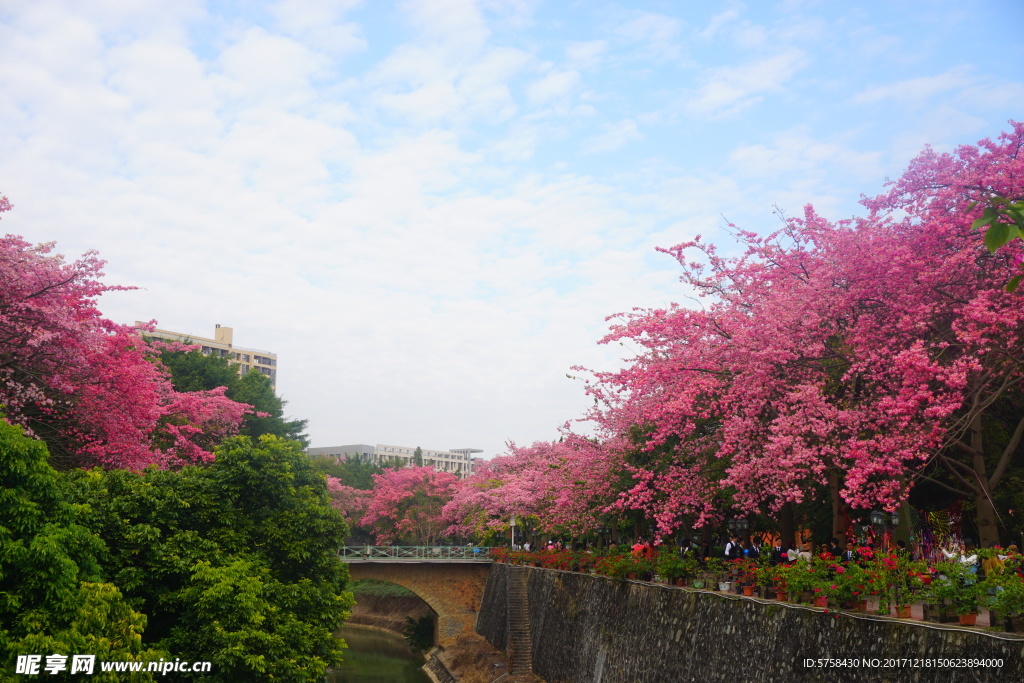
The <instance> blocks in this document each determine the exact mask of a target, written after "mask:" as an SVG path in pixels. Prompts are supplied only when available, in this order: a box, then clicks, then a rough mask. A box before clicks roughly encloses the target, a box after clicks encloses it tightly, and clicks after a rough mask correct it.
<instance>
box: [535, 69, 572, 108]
mask: <svg viewBox="0 0 1024 683" xmlns="http://www.w3.org/2000/svg"><path fill="white" fill-rule="evenodd" d="M579 85H580V74H579V72H578V71H576V70H572V69H570V70H564V71H563V70H559V69H552V70H551V71H549V72H548V73H546V74H545V75H544V76H543V77H541V78H539V79H537V80H535V81H534V82H532V83H531V84H530V85H529V86H528V87H527V88H526V94H527V96H528V97H529V98H530V102H532V103H533V104H535V105H537V104H548V103H550V102H552V101H556V100H564V99H565V98H567V97H568V96H569V94H570V93H571V92H572V91H573V90H575V89H576V88H577V87H578V86H579Z"/></svg>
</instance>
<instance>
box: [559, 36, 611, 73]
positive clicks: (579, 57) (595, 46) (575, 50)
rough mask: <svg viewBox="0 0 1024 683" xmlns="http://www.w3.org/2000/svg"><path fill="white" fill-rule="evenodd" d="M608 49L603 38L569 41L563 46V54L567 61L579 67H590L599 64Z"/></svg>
mask: <svg viewBox="0 0 1024 683" xmlns="http://www.w3.org/2000/svg"><path fill="white" fill-rule="evenodd" d="M607 51H608V43H607V42H606V41H603V40H588V41H585V42H575V43H569V45H568V46H566V48H565V56H566V58H567V59H568V61H569V63H570V64H572V65H573V66H575V67H576V68H579V69H590V68H593V67H595V66H597V65H598V64H600V62H601V59H602V57H603V56H604V55H605V54H606V53H607Z"/></svg>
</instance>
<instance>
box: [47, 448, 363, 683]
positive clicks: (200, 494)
mask: <svg viewBox="0 0 1024 683" xmlns="http://www.w3.org/2000/svg"><path fill="white" fill-rule="evenodd" d="M216 455H217V458H216V460H215V461H214V462H213V463H212V464H211V465H209V466H206V467H194V466H190V467H185V468H182V469H181V470H180V471H167V470H155V469H151V470H147V471H146V472H142V473H138V472H127V471H110V472H103V471H100V470H92V471H89V472H84V471H81V470H79V471H75V472H68V473H66V474H65V485H66V487H67V495H68V496H69V498H70V499H71V500H72V501H73V502H74V503H76V504H77V505H79V506H81V507H80V509H81V510H82V512H83V518H84V519H85V520H87V523H88V525H89V527H90V528H91V529H92V530H94V531H95V532H96V533H97V534H98V535H99V536H101V537H102V538H103V539H104V540H105V541H106V545H107V551H106V552H105V553H103V554H102V555H101V557H100V563H101V564H102V566H103V569H104V572H105V573H106V574H107V575H108V576H110V577H112V580H113V581H114V582H115V583H116V584H117V585H118V586H119V587H120V588H121V590H122V591H123V592H124V595H125V597H126V599H127V601H128V603H129V604H130V605H131V606H132V607H133V608H134V609H137V610H139V611H141V612H145V613H146V615H147V616H148V626H147V629H146V632H145V634H144V640H145V642H147V643H152V644H153V645H154V646H155V647H159V648H161V649H164V650H166V651H168V652H171V653H172V654H173V655H174V656H175V657H180V658H182V659H193V660H208V661H211V662H213V664H214V671H213V672H212V674H211V675H210V676H208V677H205V678H202V677H198V678H195V680H197V681H202V680H206V681H263V680H285V681H310V682H311V683H312V682H313V681H322V680H323V677H324V675H325V671H326V669H327V667H328V666H332V665H335V664H337V663H338V662H340V661H341V648H342V645H341V643H340V642H339V641H338V640H337V639H336V638H335V637H334V635H333V634H334V632H335V631H336V630H337V628H338V627H339V626H340V625H341V623H342V621H343V620H344V619H345V617H346V616H347V614H348V610H349V608H350V607H351V605H352V597H351V593H349V592H348V591H347V590H345V589H346V584H347V580H348V570H347V566H346V565H345V564H344V563H342V562H341V561H340V559H339V558H338V556H337V550H338V547H339V546H341V545H342V543H343V541H344V538H345V535H346V534H347V531H348V530H347V527H346V525H345V522H344V520H343V519H342V518H341V516H340V515H339V514H338V513H337V512H336V511H335V510H334V509H333V508H331V507H330V505H329V502H328V496H327V486H326V482H325V481H324V478H323V475H321V474H320V473H318V472H316V471H315V470H314V469H313V467H312V465H311V464H310V463H309V459H308V458H307V457H306V456H305V454H303V453H302V452H301V450H300V449H299V446H298V444H296V443H295V442H293V441H286V440H283V439H280V438H278V437H275V436H272V435H264V436H262V437H260V439H259V440H258V441H257V442H254V441H253V440H252V439H249V438H247V437H235V438H233V439H229V440H228V441H227V442H225V443H224V444H222V445H221V446H220V447H219V448H218V449H217V451H216Z"/></svg>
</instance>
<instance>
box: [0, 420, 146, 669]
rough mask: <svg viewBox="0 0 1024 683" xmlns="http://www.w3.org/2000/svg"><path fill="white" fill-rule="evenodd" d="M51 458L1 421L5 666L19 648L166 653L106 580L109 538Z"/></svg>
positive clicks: (0, 617) (0, 626)
mask: <svg viewBox="0 0 1024 683" xmlns="http://www.w3.org/2000/svg"><path fill="white" fill-rule="evenodd" d="M47 457H48V454H47V451H46V447H45V446H44V445H43V443H42V442H41V441H35V440H33V439H29V438H28V437H26V436H24V434H22V431H21V428H20V427H13V426H11V425H10V424H8V423H7V422H5V421H3V420H0V670H3V671H13V670H14V660H15V657H16V656H17V655H18V654H42V653H64V654H73V653H78V654H95V655H97V656H98V657H99V656H100V655H102V656H105V657H107V658H109V659H117V660H124V661H127V660H134V659H139V658H142V659H146V658H159V656H160V654H161V653H159V652H155V651H152V650H143V648H142V647H141V642H140V639H139V633H141V632H142V629H143V627H144V625H145V617H144V616H142V615H141V614H139V613H137V612H135V611H134V610H132V609H131V608H130V607H129V606H128V605H127V604H126V603H125V601H124V600H123V598H122V596H121V593H120V592H119V591H118V590H117V588H115V587H114V586H112V585H110V584H106V583H99V581H100V578H101V568H100V563H99V562H98V557H99V556H100V555H101V554H102V553H103V550H104V547H103V542H102V541H101V540H100V538H99V537H98V536H96V535H95V534H94V533H92V532H91V531H90V530H89V529H87V528H86V527H85V526H82V525H81V524H79V523H77V522H78V520H77V516H78V513H79V511H78V510H76V508H75V507H73V506H72V505H70V504H68V503H67V502H66V501H65V500H63V498H62V496H61V491H60V486H59V480H58V476H59V475H58V474H57V472H56V471H55V470H54V469H53V468H52V467H50V465H49V464H48V463H47ZM97 680H114V679H109V678H107V679H104V678H100V677H97ZM132 680H150V679H149V678H148V677H140V678H137V679H132Z"/></svg>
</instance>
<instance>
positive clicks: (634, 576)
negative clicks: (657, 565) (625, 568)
mask: <svg viewBox="0 0 1024 683" xmlns="http://www.w3.org/2000/svg"><path fill="white" fill-rule="evenodd" d="M626 578H627V579H635V578H636V572H629V573H628V574H626Z"/></svg>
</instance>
